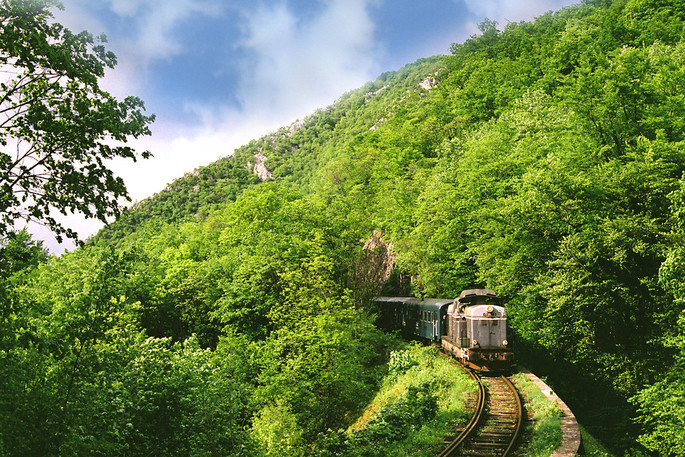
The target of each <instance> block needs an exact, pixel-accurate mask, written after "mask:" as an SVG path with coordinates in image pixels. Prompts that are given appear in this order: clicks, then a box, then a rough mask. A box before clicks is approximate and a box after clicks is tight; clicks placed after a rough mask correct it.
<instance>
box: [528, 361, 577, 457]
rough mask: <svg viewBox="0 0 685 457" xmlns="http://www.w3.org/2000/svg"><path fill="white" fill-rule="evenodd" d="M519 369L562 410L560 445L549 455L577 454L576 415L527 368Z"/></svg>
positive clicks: (564, 455)
mask: <svg viewBox="0 0 685 457" xmlns="http://www.w3.org/2000/svg"><path fill="white" fill-rule="evenodd" d="M520 371H521V373H523V374H524V375H525V376H526V377H527V378H528V379H530V380H531V382H533V383H534V384H535V385H536V386H537V387H538V388H539V389H540V391H541V392H542V393H543V394H544V395H545V397H547V399H548V400H549V401H551V402H553V403H556V404H557V406H558V407H559V409H561V410H562V412H563V416H562V417H561V445H560V446H559V447H557V448H556V449H555V450H554V452H552V454H551V455H550V457H573V456H575V455H577V454H578V450H579V449H580V428H579V427H578V421H577V420H576V416H575V415H574V414H573V412H572V411H571V409H570V408H569V407H568V406H567V405H566V403H564V401H563V400H562V399H561V398H559V396H558V395H557V394H556V393H554V390H552V388H551V387H549V386H548V385H547V384H546V383H545V382H544V381H543V380H542V379H540V378H538V377H537V376H536V375H535V374H533V373H531V372H529V371H528V370H525V369H521V370H520Z"/></svg>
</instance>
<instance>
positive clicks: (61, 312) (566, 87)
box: [0, 0, 685, 456]
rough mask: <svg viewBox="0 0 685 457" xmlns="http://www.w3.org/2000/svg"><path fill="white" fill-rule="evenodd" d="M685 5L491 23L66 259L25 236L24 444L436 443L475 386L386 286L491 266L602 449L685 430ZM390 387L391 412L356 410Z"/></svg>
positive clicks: (20, 419) (288, 446)
mask: <svg viewBox="0 0 685 457" xmlns="http://www.w3.org/2000/svg"><path fill="white" fill-rule="evenodd" d="M23 4H25V5H33V6H35V7H36V8H37V11H38V12H39V13H40V12H41V11H43V12H44V11H46V10H45V6H46V5H47V3H44V2H29V3H27V2H23ZM2 5H3V7H4V8H6V9H7V8H10V7H15V6H17V5H19V3H16V2H9V1H8V2H4V3H2ZM683 17H685V12H684V10H683V7H682V5H681V4H680V3H679V2H676V1H669V0H660V1H659V2H645V1H642V0H621V1H613V2H609V1H588V2H584V3H582V4H579V5H575V6H572V7H569V8H565V9H563V10H561V11H559V12H556V13H548V14H545V15H543V16H541V17H539V18H538V19H536V21H535V22H534V23H512V24H508V25H507V26H506V27H504V30H499V29H498V28H497V24H495V23H494V22H492V21H485V22H484V23H483V24H481V32H482V33H481V34H480V35H478V36H474V37H471V38H470V39H469V40H467V41H466V42H465V43H464V44H461V45H455V46H453V49H452V51H453V54H452V55H451V56H442V57H434V58H429V59H424V60H420V61H417V62H416V63H414V64H412V65H408V66H406V67H405V68H402V69H400V70H398V71H396V72H388V73H385V74H383V75H381V76H380V77H379V78H378V79H377V80H376V81H374V82H370V83H368V84H366V85H365V86H363V87H361V88H359V89H357V90H355V91H351V92H349V93H347V94H344V95H343V96H342V97H341V98H340V99H339V101H337V102H336V103H335V104H334V105H331V106H329V107H327V108H325V109H322V110H320V111H318V112H316V113H314V114H313V115H312V116H310V117H308V118H306V119H303V120H302V121H299V122H296V123H294V124H292V125H291V126H289V127H284V128H282V129H280V130H279V131H277V132H274V133H272V134H270V135H267V136H265V137H263V138H261V139H258V140H255V141H253V142H251V143H249V144H247V145H245V146H244V147H242V148H239V149H238V150H237V151H236V153H235V154H234V155H233V156H230V157H226V158H224V159H222V160H220V161H218V162H216V163H215V164H212V165H210V166H207V167H203V168H201V169H199V170H196V171H195V172H192V173H188V174H187V175H186V176H184V177H183V178H181V179H179V180H177V181H175V182H173V183H171V184H170V185H169V187H168V188H167V189H165V190H164V191H162V192H160V193H159V194H158V195H157V196H155V197H154V198H151V199H149V200H146V201H145V202H142V203H139V204H137V205H135V206H134V207H133V208H131V209H129V210H127V211H126V212H125V214H124V215H123V216H122V217H121V218H119V220H118V221H116V222H115V223H113V224H112V225H111V226H109V227H108V228H107V229H105V230H103V231H102V232H101V233H100V234H99V235H98V236H97V237H95V239H94V240H93V241H92V242H91V243H90V244H89V245H88V246H87V248H86V249H82V250H79V251H77V252H76V253H73V254H69V255H65V256H63V257H61V258H59V259H47V262H46V259H45V256H44V254H43V253H42V251H41V248H40V246H39V245H37V244H35V243H33V242H31V241H30V240H29V239H27V238H26V235H25V234H24V235H21V234H20V235H17V237H16V238H9V237H8V238H7V239H6V243H5V244H4V245H3V249H2V250H1V251H0V281H2V286H3V288H4V291H3V292H2V299H3V302H2V305H1V306H2V308H1V310H2V315H1V316H0V317H1V320H0V325H1V330H2V332H3V333H2V336H1V337H0V344H1V345H2V347H0V357H2V364H1V365H0V371H1V373H0V375H1V376H0V384H1V385H0V387H1V390H0V420H1V421H2V423H1V424H0V449H2V452H5V450H7V449H12V450H14V449H16V450H17V451H16V452H15V454H8V455H51V454H52V455H55V454H56V453H57V452H58V451H61V452H62V453H72V454H79V453H89V452H91V453H94V454H97V453H100V454H108V455H112V454H113V455H117V453H120V454H122V455H123V453H124V452H125V451H127V452H128V451H130V453H134V454H135V453H140V454H145V453H150V452H153V453H154V452H156V451H158V452H164V453H167V454H172V455H173V453H175V452H176V453H178V454H179V455H180V454H183V453H185V454H184V455H221V454H222V453H223V454H231V453H233V454H238V455H240V453H242V454H244V455H261V454H269V455H310V454H314V455H320V456H330V455H345V456H350V455H376V454H379V453H382V452H384V451H381V450H378V449H377V448H378V446H376V445H374V444H373V443H375V442H381V441H382V442H384V443H386V444H388V443H390V441H391V440H390V438H391V437H394V438H397V437H404V438H405V439H403V440H401V443H399V444H396V442H393V443H395V444H388V447H387V448H385V449H386V451H385V452H387V453H388V454H389V455H421V453H423V454H426V455H431V453H432V455H434V454H435V452H434V451H435V448H434V447H432V446H434V444H435V443H441V442H442V439H443V438H444V435H445V434H447V433H449V432H446V431H445V430H448V429H452V428H453V425H452V424H453V423H454V421H455V420H462V418H463V417H462V416H464V414H463V411H462V410H461V409H460V408H461V406H463V396H462V394H461V393H462V392H463V391H465V390H466V391H468V388H466V387H465V383H464V382H462V381H459V380H456V378H455V377H454V373H453V372H452V371H449V370H448V369H447V368H445V367H443V365H441V363H439V362H438V361H437V360H435V359H434V358H433V357H432V356H431V357H427V356H426V357H423V356H421V357H417V356H416V354H415V353H414V351H418V349H412V350H410V351H409V352H402V351H395V352H392V351H391V348H393V346H394V344H393V342H392V341H393V340H392V339H391V338H390V337H388V336H387V335H384V334H383V333H381V332H379V331H378V330H377V329H376V328H375V327H374V326H373V325H372V322H373V320H374V315H373V314H372V311H373V310H371V309H369V304H368V298H369V297H370V296H372V295H373V294H376V293H378V291H380V290H381V289H382V288H383V289H384V290H385V291H386V292H385V293H389V294H399V293H402V294H407V293H410V292H412V293H414V294H418V295H430V296H443V297H450V296H455V295H456V294H458V293H459V292H460V291H461V290H463V289H467V288H473V287H480V286H484V287H488V288H492V289H495V290H497V291H498V293H499V294H501V295H503V296H506V297H507V298H508V302H509V304H508V310H509V315H510V318H511V319H510V323H511V330H512V333H514V336H515V337H516V350H517V353H518V357H519V358H520V359H522V360H523V361H524V362H525V363H526V365H529V366H531V367H532V368H533V369H534V370H535V371H536V372H537V373H538V374H540V375H546V376H547V377H548V379H549V382H550V383H552V384H553V385H554V386H555V390H556V391H557V392H559V393H560V394H561V395H562V396H563V397H564V398H565V400H567V403H569V404H570V406H571V407H572V408H573V409H574V411H575V412H576V414H577V416H578V417H579V418H580V419H581V420H582V421H583V422H585V424H586V425H587V428H588V430H589V431H590V432H591V434H592V435H594V436H597V437H600V439H601V440H602V443H601V445H598V446H597V448H598V449H600V448H601V449H607V450H608V451H610V452H614V453H616V454H617V455H621V454H626V453H633V454H639V453H640V452H643V451H645V448H646V451H651V452H668V450H667V449H666V448H665V446H669V449H674V450H677V449H680V448H679V447H678V446H679V445H680V444H681V442H680V441H679V440H678V437H679V435H678V434H677V433H678V432H679V431H680V429H681V428H682V421H680V419H679V417H682V414H681V413H682V412H681V411H680V409H679V408H680V405H679V404H678V403H677V402H674V403H667V402H666V401H665V400H664V401H662V399H663V398H676V399H677V392H678V390H677V389H681V390H682V386H683V383H684V382H685V381H683V375H682V363H681V362H682V354H681V353H682V345H681V344H680V343H681V339H682V338H681V337H682V327H681V326H678V325H675V323H676V322H678V319H679V316H681V314H682V309H683V303H684V302H685V288H684V287H683V284H682V281H681V279H682V277H683V273H684V271H685V248H684V247H683V239H684V238H683V228H684V227H685V222H684V220H685V218H684V217H683V215H684V214H685V211H684V210H683V208H685V191H684V189H685V186H684V184H683V182H684V179H683V173H684V172H685V156H684V155H683V151H684V150H685V149H684V148H683V141H685V121H684V119H685V116H684V115H685V98H684V97H683V93H684V92H685V73H684V72H683V68H685V65H684V64H685V58H684V56H685V44H684V43H685V40H684V39H683V38H684V37H683V30H684V28H683V25H682V24H683V21H682V19H683ZM43 20H47V19H46V16H41V14H37V17H36V19H35V21H38V22H40V21H43ZM31 21H32V19H31V20H30V19H27V18H25V17H24V18H22V17H17V18H16V19H12V20H11V21H9V22H7V24H17V27H19V26H22V27H24V26H25V25H26V24H29V23H34V22H35V21H34V22H31ZM3 24H5V23H3ZM22 24H24V25H22ZM3 26H4V25H3ZM55 27H56V28H54V30H53V29H50V30H52V32H50V33H53V32H54V33H57V35H54V36H55V37H60V36H61V37H67V38H68V40H72V41H69V42H70V43H76V42H80V43H84V46H86V47H88V46H90V44H89V43H91V41H89V40H91V39H90V38H88V37H87V36H81V38H79V37H73V36H71V35H69V34H67V33H66V31H62V29H61V28H59V27H58V26H55ZM25 29H26V27H24V29H21V30H25ZM17 30H20V29H16V30H15V32H16V31H17ZM15 32H12V30H10V29H9V28H7V27H5V28H4V29H3V33H4V34H5V35H2V37H0V40H4V41H2V43H4V45H5V46H8V47H10V48H11V46H15V45H13V44H11V43H14V41H12V40H9V38H7V37H10V36H12V37H14V38H16V37H17V36H18V35H17V33H18V32H17V33H15ZM48 32H49V31H48ZM12 33H14V35H12ZM48 36H52V35H49V34H48ZM3 37H4V38H3ZM67 38H65V40H66V39H67ZM68 40H67V41H68ZM79 40H80V41H79ZM17 43H18V44H16V46H18V47H17V48H16V49H19V48H21V47H22V46H24V48H22V49H24V51H26V50H27V49H28V48H26V46H25V45H26V43H24V42H22V41H21V40H20V41H18V42H17ZM22 43H24V44H22ZM53 44H54V45H55V46H57V45H59V42H57V41H56V42H54V43H53ZM91 44H92V43H91ZM50 46H52V45H50ZM48 48H49V47H48ZM48 48H45V49H48ZM24 51H22V52H24ZM102 52H104V51H102ZM77 54H78V53H77ZM13 55H14V56H15V57H14V59H15V60H14V61H12V62H10V61H7V62H5V63H19V62H20V60H19V59H20V57H19V55H18V54H13ZM22 55H23V54H22ZM34 55H35V56H40V55H42V54H31V53H28V54H26V59H29V58H31V56H34ZM46 55H47V53H46ZM78 55H81V54H78ZM96 55H98V56H100V57H96V58H95V59H94V60H91V61H89V63H88V65H91V66H93V67H94V68H96V69H97V68H99V66H103V65H104V66H106V63H107V54H98V53H97V52H96ZM41 58H42V57H41ZM46 58H47V57H46ZM103 59H104V60H103ZM27 62H28V60H27ZM96 76H97V75H96ZM96 76H95V77H93V78H91V79H93V81H94V80H96V79H97V77H96ZM89 84H90V85H89ZM92 84H94V83H93V82H92V81H90V82H88V83H85V82H84V86H79V87H84V88H86V89H87V88H96V86H93V85H92ZM34 89H35V90H38V89H36V88H34ZM34 89H31V90H34ZM67 89H68V88H67V87H60V88H59V90H67ZM27 90H28V89H27ZM51 90H58V88H53V89H51ZM93 90H95V89H93ZM92 93H93V94H100V93H99V92H92ZM63 95H64V94H63ZM103 97H104V95H103ZM76 99H78V97H76V98H74V100H76ZM36 100H38V99H37V98H36ZM89 100H90V99H89ZM92 100H93V103H96V102H97V101H98V100H100V99H99V98H98V97H95V98H93V99H92ZM65 103H66V102H65ZM132 103H133V102H132ZM60 106H61V105H60ZM79 106H80V105H79ZM107 106H109V105H107ZM117 106H118V105H117ZM38 108H40V107H38ZM139 108H140V106H139V105H135V103H134V104H133V105H131V106H129V109H130V110H133V111H129V112H128V113H129V114H130V115H133V113H134V112H135V113H139V111H137V110H138V109H139ZM112 109H114V108H112ZM74 110H76V111H74ZM40 112H41V111H40V110H38V111H37V113H38V114H40ZM76 112H79V111H78V109H77V107H76V102H74V107H72V111H71V113H72V114H74V113H76ZM120 114H121V113H120ZM123 115H124V114H122V116H123ZM65 116H66V115H65ZM93 116H95V113H93ZM72 117H73V116H72ZM41 119H42V118H41ZM66 119H67V121H69V119H71V117H69V116H67V118H66ZM86 120H88V116H86V117H85V118H84V121H83V122H85V121H86ZM139 120H140V121H141V124H139V125H138V127H139V128H140V129H144V128H145V125H146V123H147V119H146V118H145V119H139ZM69 122H71V121H69ZM74 122H76V121H74ZM41 125H44V126H48V125H50V126H53V127H54V125H53V124H50V123H48V122H47V121H45V123H44V124H41ZM129 126H130V127H131V128H133V127H134V126H133V125H132V124H131V125H129ZM76 127H78V128H81V127H79V126H78V125H76V126H74V128H76ZM85 127H88V126H87V125H86V126H85ZM45 132H47V130H45ZM87 132H89V131H87ZM141 132H142V130H141ZM86 136H87V135H86ZM78 144H80V143H78ZM80 146H83V144H80ZM80 146H79V147H80ZM257 157H259V158H260V160H264V157H265V158H266V161H265V164H266V166H267V167H268V168H269V171H270V172H271V174H272V178H269V179H268V180H267V182H261V180H260V179H259V178H258V177H256V176H255V175H254V173H253V169H254V164H255V163H256V160H257ZM103 182H104V181H103ZM67 207H68V205H67ZM384 281H386V282H385V283H384ZM388 360H390V364H389V366H385V362H387V361H388ZM427 360H428V361H429V362H427ZM386 370H387V374H388V376H387V378H386V381H384V382H383V383H381V376H382V374H384V373H386ZM455 380H456V382H453V381H455ZM379 383H381V391H380V393H379V394H378V397H377V398H376V400H374V401H372V405H374V406H372V407H371V408H370V409H369V412H368V413H367V414H366V415H363V416H362V417H363V419H362V420H361V422H360V426H359V427H357V428H356V429H359V428H360V427H361V425H362V424H366V423H368V424H369V429H368V431H366V432H361V431H360V432H350V433H349V434H348V433H344V432H340V430H342V429H344V428H345V427H347V426H349V425H350V423H351V422H352V421H353V420H354V418H355V417H356V416H357V414H358V413H359V411H361V409H362V408H363V405H364V404H365V403H366V402H367V401H369V400H371V397H372V396H373V395H374V391H375V389H376V388H377V387H378V385H379ZM392 386H401V387H397V388H396V389H394V388H393V387H392ZM669 395H670V396H671V397H668V396H669ZM631 398H632V399H633V400H632V401H629V399H631ZM435 402H437V407H438V409H437V412H436V410H435V406H434V405H435V404H436V403H435ZM384 408H385V409H384ZM542 409H544V408H541V410H542ZM381 410H383V413H379V415H378V416H377V418H375V419H373V420H371V416H372V413H371V412H370V411H373V412H374V413H375V412H379V411H381ZM16 411H18V413H14V412H16ZM432 416H434V418H433V419H430V420H429V419H428V418H429V417H432ZM551 416H553V415H551ZM551 416H550V417H551ZM91 417H92V418H95V419H92V420H90V419H89V420H86V418H91ZM34 418H39V419H38V420H34ZM609 418H610V419H611V420H609ZM635 419H638V420H637V421H636V420H635ZM425 423H428V424H429V425H430V426H429V427H420V426H419V425H420V424H425ZM129 424H130V425H129ZM15 430H26V432H25V433H24V434H19V433H12V431H15ZM671 430H672V431H673V433H671V432H670V431H671ZM365 434H366V435H365ZM364 436H366V438H364V439H365V440H366V441H365V443H366V444H365V445H362V441H363V440H362V437H364ZM355 437H357V438H355ZM638 437H639V438H638ZM662 443H663V446H662ZM666 443H668V444H666ZM134 451H135V452H134ZM2 452H0V453H2ZM674 452H676V451H674ZM5 453H6V454H7V453H8V452H5ZM379 455H380V454H379Z"/></svg>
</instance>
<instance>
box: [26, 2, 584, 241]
mask: <svg viewBox="0 0 685 457" xmlns="http://www.w3.org/2000/svg"><path fill="white" fill-rule="evenodd" d="M62 2H63V3H64V6H65V10H64V11H55V16H56V19H57V20H58V21H59V22H61V23H62V24H64V25H66V26H67V27H68V28H70V29H71V30H72V31H81V30H88V31H89V32H91V33H93V34H99V33H104V34H105V35H106V36H107V38H108V44H107V47H108V49H109V50H111V51H113V52H114V53H115V54H116V55H117V58H118V65H117V67H116V68H115V69H114V70H111V71H109V72H108V73H107V75H106V77H105V79H104V80H103V82H102V86H103V87H104V88H105V89H106V90H108V91H110V92H111V93H113V94H114V95H116V96H119V97H124V96H127V95H136V96H139V97H141V98H142V99H143V100H144V101H145V104H146V108H147V112H148V113H155V114H156V116H157V121H156V122H155V124H154V125H153V126H152V130H153V135H152V136H151V137H149V138H145V139H142V140H139V141H137V142H135V143H133V144H134V146H136V147H138V148H141V149H147V150H150V151H151V152H152V153H153V155H154V158H153V159H150V160H147V161H139V162H137V163H135V164H134V163H132V162H129V161H127V162H114V163H112V168H113V169H114V170H115V171H116V172H117V173H119V175H120V176H122V177H123V178H124V180H125V181H126V183H127V187H128V189H129V192H130V194H131V197H132V198H133V200H134V201H136V200H142V199H144V198H146V197H149V196H151V195H153V194H154V193H156V192H159V191H160V190H162V189H163V188H164V187H166V185H167V184H168V183H170V182H171V181H172V180H173V179H175V178H177V177H179V176H182V175H183V174H184V173H186V172H189V171H192V170H193V169H195V168H197V167H199V166H203V165H207V164H209V163H211V162H213V161H215V160H217V159H219V158H221V157H224V156H227V155H230V154H231V153H232V152H233V150H234V149H236V148H237V147H239V146H241V145H243V144H245V143H247V142H248V141H250V140H251V139H255V138H259V137H260V136H262V135H264V134H267V133H269V132H271V131H274V130H277V129H278V128H279V127H281V126H285V125H289V124H290V123H292V122H294V121H296V120H298V119H301V118H303V117H305V116H307V115H308V114H311V113H312V112H314V111H315V110H316V109H317V108H321V107H325V106H327V105H329V104H331V103H333V101H334V100H335V99H337V98H338V97H339V96H340V95H342V94H343V93H345V92H347V91H349V90H352V89H355V88H358V87H360V86H362V85H363V84H364V83H366V82H367V81H372V80H374V79H376V77H377V76H378V75H380V74H381V73H382V72H384V71H389V70H396V69H399V68H401V67H402V66H403V65H405V64H408V63H411V62H413V61H414V60H416V59H418V58H422V57H429V56H432V55H436V54H448V53H449V47H450V45H451V44H452V43H454V42H463V41H464V40H466V39H467V38H468V37H470V36H472V35H474V34H477V33H478V27H477V26H478V24H479V23H481V22H482V21H483V20H484V19H485V18H486V17H487V18H489V19H493V20H496V21H497V22H498V23H499V25H500V28H503V27H504V26H505V25H506V24H507V23H508V22H517V21H522V20H526V21H531V20H533V19H534V18H535V17H537V16H539V15H541V14H544V13H545V12H547V11H556V10H558V9H560V8H562V7H565V6H568V5H570V4H573V3H578V0H530V1H528V0H62ZM69 224H70V225H71V226H72V227H76V228H77V229H78V230H79V232H80V233H81V235H82V236H83V237H87V236H89V235H91V234H93V233H94V232H95V231H97V230H98V228H99V227H100V224H98V223H86V222H84V221H81V220H79V219H78V218H70V221H69ZM37 236H38V237H40V238H44V239H45V240H46V244H47V245H48V246H49V247H50V248H51V249H52V250H53V251H54V252H60V251H61V250H63V249H64V247H67V248H69V246H68V245H67V246H64V247H57V246H56V244H55V243H54V241H52V240H50V237H49V234H46V233H37Z"/></svg>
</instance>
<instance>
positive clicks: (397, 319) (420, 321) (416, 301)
mask: <svg viewBox="0 0 685 457" xmlns="http://www.w3.org/2000/svg"><path fill="white" fill-rule="evenodd" d="M374 301H375V302H376V303H378V304H380V305H381V315H380V321H379V323H380V325H381V326H382V327H383V328H385V329H388V330H402V332H403V333H404V334H405V335H406V336H409V337H418V338H425V339H428V340H431V341H435V342H436V343H439V342H440V340H441V338H442V336H443V335H446V334H447V333H446V331H447V320H446V318H447V308H448V306H449V305H450V303H452V302H453V301H454V300H449V299H442V298H423V299H422V298H416V297H377V298H376V299H375V300H374Z"/></svg>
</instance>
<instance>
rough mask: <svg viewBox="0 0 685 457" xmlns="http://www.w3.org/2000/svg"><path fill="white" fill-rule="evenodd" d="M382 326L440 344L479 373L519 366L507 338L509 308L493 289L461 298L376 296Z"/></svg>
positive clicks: (461, 295) (468, 294)
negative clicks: (516, 364)
mask: <svg viewBox="0 0 685 457" xmlns="http://www.w3.org/2000/svg"><path fill="white" fill-rule="evenodd" d="M373 301H374V302H375V303H376V305H377V306H378V308H379V309H380V314H379V324H380V326H381V327H383V328H385V329H386V330H399V331H401V332H402V333H403V334H404V335H405V336H406V337H408V338H418V339H421V340H424V341H429V342H431V343H434V344H436V345H440V346H441V347H442V348H443V350H444V351H445V352H447V353H449V354H451V355H452V356H453V357H455V358H456V359H457V360H458V361H459V362H461V363H462V364H463V365H464V366H466V367H468V368H471V369H474V370H477V371H480V372H504V371H509V370H511V369H512V368H513V367H514V351H513V349H512V345H511V342H510V341H509V340H508V339H507V311H506V308H505V307H504V306H503V305H502V300H501V298H500V297H499V296H497V294H496V293H495V292H494V291H492V290H490V289H470V290H464V291H463V292H462V293H461V294H460V295H459V297H458V298H456V299H442V298H416V297H376V298H374V299H373Z"/></svg>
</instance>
